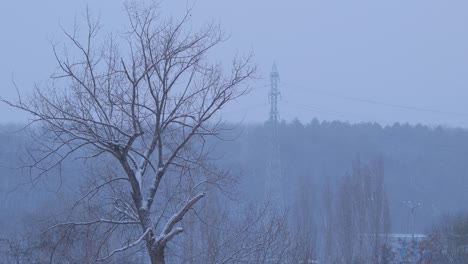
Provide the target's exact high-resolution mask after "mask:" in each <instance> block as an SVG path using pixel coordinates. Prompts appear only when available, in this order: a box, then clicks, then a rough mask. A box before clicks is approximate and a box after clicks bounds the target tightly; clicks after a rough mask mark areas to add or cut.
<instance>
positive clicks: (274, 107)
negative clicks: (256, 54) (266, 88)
mask: <svg viewBox="0 0 468 264" xmlns="http://www.w3.org/2000/svg"><path fill="white" fill-rule="evenodd" d="M270 82H271V89H270V94H269V95H268V99H269V101H270V122H271V123H273V124H274V125H275V126H276V125H277V124H278V121H279V110H278V99H279V96H280V91H279V87H278V86H279V82H280V77H279V73H278V69H277V68H276V63H275V62H274V63H273V68H272V70H271V73H270Z"/></svg>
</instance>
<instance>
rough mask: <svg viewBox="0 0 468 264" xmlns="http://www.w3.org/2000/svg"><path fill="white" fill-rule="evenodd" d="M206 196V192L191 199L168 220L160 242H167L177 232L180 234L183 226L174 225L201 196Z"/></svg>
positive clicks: (159, 239)
mask: <svg viewBox="0 0 468 264" xmlns="http://www.w3.org/2000/svg"><path fill="white" fill-rule="evenodd" d="M203 197H205V193H199V194H198V195H196V196H195V197H193V198H192V199H190V200H189V201H187V202H186V203H185V204H184V206H182V208H180V210H179V211H178V212H177V213H175V214H174V215H173V216H172V217H171V218H170V219H169V221H167V224H166V226H165V227H164V229H163V231H162V233H161V235H160V236H159V237H158V238H157V240H158V241H159V243H162V244H165V243H167V241H169V240H171V239H172V238H173V237H175V236H176V235H177V234H180V233H182V232H183V229H182V228H175V229H174V226H175V225H176V224H177V223H179V222H180V221H181V220H182V219H183V218H184V216H185V214H186V213H187V212H188V211H189V210H190V208H192V206H193V205H194V204H195V203H197V202H198V201H199V200H200V199H201V198H203Z"/></svg>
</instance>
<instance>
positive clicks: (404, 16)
mask: <svg viewBox="0 0 468 264" xmlns="http://www.w3.org/2000/svg"><path fill="white" fill-rule="evenodd" d="M87 2H89V3H88V4H89V7H90V9H91V10H93V12H95V13H97V14H100V15H101V17H102V22H103V23H104V25H105V28H106V30H112V29H115V30H120V29H122V25H123V24H124V22H125V20H124V19H125V18H124V16H123V12H122V2H123V1H115V0H99V1H85V0H80V1H77V0H74V1H64V0H42V1H33V0H17V1H4V2H3V3H2V8H1V9H0V32H1V34H2V39H1V41H0V96H2V97H6V98H9V99H11V98H14V96H15V93H16V92H15V89H14V87H13V85H12V79H14V80H15V82H16V83H17V84H18V86H19V88H20V90H21V92H23V93H27V92H28V90H29V89H30V88H31V87H32V86H33V84H34V82H39V83H40V82H46V81H47V80H48V78H49V77H50V75H51V73H52V72H53V70H54V69H55V66H56V64H55V61H54V58H53V54H52V52H51V46H50V40H61V39H62V35H61V33H60V28H59V25H63V26H64V27H69V26H71V25H72V23H73V21H74V17H75V16H76V15H78V18H79V17H80V16H79V15H80V14H82V12H83V10H84V9H85V7H86V4H87ZM161 8H162V9H161V12H162V13H164V14H174V15H175V16H176V17H177V15H180V14H181V13H182V12H183V11H184V10H185V8H186V1H185V0H184V1H177V0H172V1H166V3H163V4H162V7H161ZM467 12H468V1H466V0H450V1H448V0H447V1H441V0H391V1H390V0H386V1H376V0H353V1H345V0H342V1H338V0H336V1H335V0H307V1H306V0H303V1H271V0H268V1H267V0H255V1H252V0H249V1H248V0H238V1H219V0H198V1H197V3H196V4H195V8H194V10H193V14H192V19H193V20H192V21H193V24H194V27H197V26H199V25H201V24H202V23H204V22H210V21H216V22H220V23H221V24H222V26H223V27H224V29H225V31H226V32H228V33H229V34H230V36H231V37H230V39H229V40H228V41H227V42H226V43H224V44H223V45H222V46H221V47H220V48H219V49H217V50H216V52H215V53H214V54H213V57H214V59H215V60H219V61H225V60H228V58H229V57H230V56H231V55H233V54H234V53H235V52H237V51H238V52H240V53H243V52H244V53H247V52H249V51H251V50H252V51H253V52H254V54H255V59H256V61H257V64H258V66H259V69H260V72H261V74H262V75H263V76H264V79H261V80H259V81H258V82H256V83H255V87H254V91H253V92H252V93H251V94H249V95H248V96H247V97H245V98H243V99H242V100H239V102H237V104H236V105H233V106H232V107H230V108H229V109H226V111H225V113H224V116H225V117H226V118H228V119H229V120H233V121H239V120H241V119H243V120H245V121H246V122H256V121H264V120H265V119H266V118H267V117H268V110H269V107H268V98H267V94H268V89H269V79H268V76H269V71H270V70H271V67H272V64H273V61H276V63H277V66H278V70H279V73H280V76H281V86H280V89H281V93H282V100H281V102H280V115H281V117H282V118H283V119H286V120H292V119H294V118H296V117H297V118H299V119H300V120H302V121H304V122H308V121H310V120H311V119H313V118H314V117H317V118H318V119H319V120H343V121H350V122H361V121H375V122H379V123H382V124H391V123H393V122H397V121H398V122H410V123H423V124H430V125H436V124H443V125H450V126H464V127H468V16H467V15H466V14H467ZM25 120H26V116H25V115H22V114H20V113H18V112H16V111H13V110H12V109H10V108H8V107H6V106H4V105H0V122H15V121H16V122H18V121H19V122H21V121H25Z"/></svg>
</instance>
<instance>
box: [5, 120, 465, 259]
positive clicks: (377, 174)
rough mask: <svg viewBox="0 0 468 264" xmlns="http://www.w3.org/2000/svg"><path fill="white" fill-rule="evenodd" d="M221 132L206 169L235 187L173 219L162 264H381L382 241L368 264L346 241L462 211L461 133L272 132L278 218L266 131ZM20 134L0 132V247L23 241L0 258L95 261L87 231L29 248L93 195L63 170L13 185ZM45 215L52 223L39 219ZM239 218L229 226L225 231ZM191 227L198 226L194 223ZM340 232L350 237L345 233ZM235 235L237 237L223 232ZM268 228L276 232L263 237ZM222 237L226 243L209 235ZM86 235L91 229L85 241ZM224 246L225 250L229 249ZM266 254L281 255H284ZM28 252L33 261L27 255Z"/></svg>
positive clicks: (320, 126)
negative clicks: (178, 229) (377, 260)
mask: <svg viewBox="0 0 468 264" xmlns="http://www.w3.org/2000/svg"><path fill="white" fill-rule="evenodd" d="M230 126H231V127H232V129H228V130H226V131H224V132H223V133H222V135H221V136H220V138H221V139H220V140H210V141H209V142H208V143H207V148H209V149H213V150H214V152H213V153H212V155H213V157H215V158H214V161H215V162H216V164H217V166H218V168H217V169H219V170H224V169H227V170H230V171H231V174H232V175H233V176H235V179H231V180H230V181H234V182H235V183H231V184H230V185H228V186H229V189H227V190H225V189H223V188H222V186H221V188H219V189H218V188H217V189H216V191H213V193H212V194H211V196H213V195H214V196H215V197H211V199H209V200H208V199H207V200H206V201H202V204H201V205H200V208H199V209H198V210H197V213H194V214H189V215H188V216H187V219H184V221H185V222H184V226H186V225H187V226H189V227H190V228H188V231H187V234H184V235H182V236H181V237H180V240H178V242H177V246H174V247H173V248H171V250H173V251H174V252H171V253H170V256H171V259H172V261H171V262H176V263H177V262H189V263H191V262H190V261H192V262H193V263H201V262H205V263H218V262H223V261H226V262H229V260H228V259H223V258H227V256H228V255H229V254H233V252H235V251H236V250H239V252H238V255H235V257H236V258H237V257H240V256H242V257H243V258H246V259H250V260H251V261H252V262H256V261H259V258H260V257H259V255H257V254H255V252H253V251H254V250H252V252H251V251H250V250H245V251H249V252H242V250H240V248H241V247H242V243H245V242H246V241H249V242H250V243H251V247H252V248H254V247H255V246H258V247H259V248H256V250H257V251H258V252H261V253H262V254H264V257H265V258H276V257H278V258H279V256H277V255H275V254H278V255H281V258H284V259H290V260H291V259H292V257H293V256H296V257H299V258H301V260H303V259H320V260H326V261H327V262H326V263H334V262H333V260H335V261H338V259H341V258H343V256H348V257H349V258H352V259H355V258H357V257H358V256H359V257H361V258H365V257H366V256H367V257H368V258H369V256H371V255H372V254H378V255H379V256H381V255H382V254H383V252H384V251H383V250H381V249H383V245H384V239H383V238H382V240H381V241H378V242H375V241H373V243H378V244H379V247H378V249H377V251H378V253H372V252H368V251H369V250H368V248H372V247H369V246H368V245H367V244H363V245H362V247H365V248H366V249H363V248H361V249H359V248H354V249H350V248H349V246H350V245H352V244H353V242H352V241H353V239H356V238H355V237H354V238H353V235H352V234H353V233H362V234H365V233H366V234H370V233H375V232H378V233H382V234H384V233H385V234H399V233H405V234H411V233H416V234H431V233H432V232H436V230H437V228H439V227H438V226H440V225H439V222H440V221H441V219H447V218H446V217H447V214H452V215H456V214H457V213H460V212H463V210H464V203H463V201H464V200H466V199H467V197H466V196H467V194H466V191H465V190H466V186H467V183H466V181H467V180H466V178H467V177H466V173H467V170H466V166H467V165H466V162H465V158H463V157H465V156H466V155H468V151H467V149H468V132H467V131H465V130H463V129H456V128H447V127H445V128H444V127H440V126H439V127H427V126H421V125H416V126H413V125H409V124H398V123H397V124H394V125H392V126H385V127H382V126H380V125H378V124H375V123H362V124H349V123H343V122H339V121H333V122H328V121H322V122H320V121H318V120H317V119H312V121H311V122H309V123H306V124H302V123H301V122H299V121H294V122H290V123H287V122H281V123H280V125H279V127H278V136H279V139H280V140H279V142H278V143H279V146H280V153H281V157H280V160H281V165H280V166H281V178H280V179H281V182H280V186H281V188H280V189H281V190H280V192H281V195H280V197H279V199H280V200H281V201H282V203H283V206H282V207H283V211H282V213H281V212H280V210H277V211H275V210H270V209H271V208H275V205H274V204H269V205H267V200H266V199H265V191H266V188H267V187H266V184H265V181H266V179H267V178H268V175H267V174H268V169H267V168H268V158H267V157H268V153H267V152H268V150H269V148H270V144H271V143H270V141H269V140H268V138H269V134H270V133H271V127H270V126H269V125H268V123H265V124H257V125H245V126H238V125H234V124H232V125H230ZM21 128H22V126H20V125H4V126H2V129H1V134H0V135H1V138H0V140H1V143H2V146H3V147H2V149H1V155H0V157H1V160H2V162H1V164H2V171H1V174H2V178H1V179H2V184H1V186H2V190H1V191H2V195H3V197H2V204H1V212H2V216H1V218H0V220H1V225H0V226H1V227H2V231H1V233H2V234H3V236H4V237H2V238H1V239H2V241H11V243H13V241H15V243H17V241H16V239H18V238H20V237H22V238H28V239H27V241H28V242H27V243H26V242H24V243H26V244H14V245H15V246H16V247H17V248H16V251H10V249H9V248H7V251H9V252H10V254H11V255H10V254H6V255H5V256H9V257H11V258H12V259H13V257H14V256H13V255H14V254H13V253H16V254H21V253H23V254H26V255H27V257H31V258H32V257H33V256H34V257H36V258H38V259H41V258H43V257H45V256H47V257H49V256H48V254H50V250H52V249H54V250H57V255H56V256H55V258H56V259H57V261H58V260H60V259H62V258H63V259H68V261H71V262H73V259H75V260H80V259H86V258H89V259H92V258H93V257H94V256H95V254H98V253H99V252H96V251H95V250H96V248H95V247H92V246H88V247H86V248H85V249H83V248H82V247H83V243H85V244H88V243H90V242H91V241H88V240H92V241H93V242H94V243H104V244H106V243H111V241H112V240H108V241H105V240H103V241H100V240H99V239H97V238H96V237H94V235H96V234H97V233H95V234H93V235H92V236H90V235H89V234H88V235H86V234H87V233H86V231H85V230H87V229H88V227H86V228H83V230H80V227H79V226H75V227H74V228H73V229H72V230H69V229H66V228H63V230H62V232H63V234H62V235H57V234H55V235H52V237H49V236H47V238H48V240H47V241H36V240H37V237H36V238H35V239H30V238H29V237H30V236H31V235H32V234H34V233H35V232H36V233H37V230H38V229H39V230H41V228H44V226H48V225H47V224H49V225H50V222H53V221H59V219H60V215H56V214H57V213H59V212H62V211H63V210H67V209H68V208H71V207H75V206H76V201H77V200H79V199H80V197H81V195H82V192H81V190H80V189H79V188H77V186H81V187H80V188H82V187H83V186H94V185H92V184H97V183H96V180H95V179H94V180H93V179H91V178H90V176H89V175H88V176H86V175H87V173H86V167H87V166H86V165H84V164H81V163H80V162H76V161H73V162H68V163H66V164H64V165H63V167H62V168H60V172H59V171H54V173H50V174H49V175H47V176H46V177H45V178H40V179H37V180H33V182H32V183H28V184H23V185H20V184H21V183H26V182H30V181H29V178H28V177H26V175H27V173H26V172H24V171H23V172H21V170H17V169H13V167H15V166H11V164H17V165H18V166H17V167H21V166H20V164H21V163H22V161H21V157H24V155H20V154H21V152H22V147H24V145H27V144H29V143H28V142H30V141H31V139H30V138H29V137H28V134H27V133H26V132H25V131H21V130H20V129H21ZM16 131H19V132H16ZM465 142H466V143H465ZM79 164H81V165H79ZM93 181H94V182H93ZM31 184H32V185H31ZM233 186H235V188H233ZM240 197H242V198H240ZM366 197H372V198H373V199H372V200H370V199H366ZM92 201H93V200H92V199H89V201H88V202H89V203H91V204H92ZM260 201H264V203H262V202H260ZM407 201H412V202H413V203H419V204H420V206H419V207H417V208H416V209H415V211H414V212H413V214H411V212H410V210H411V209H410V208H409V207H408V204H407V203H405V202H407ZM91 204H88V205H86V206H82V207H80V208H76V209H74V210H77V212H80V214H82V213H84V212H86V214H91V215H92V214H93V211H94V210H97V209H96V208H94V206H96V204H94V206H90V205H91ZM261 204H264V207H262V205H261ZM226 205H229V206H226ZM266 208H269V209H266ZM263 210H266V211H263ZM240 212H242V213H240ZM247 212H248V213H247ZM50 215H55V218H54V219H51V218H50ZM239 215H240V217H241V219H237V217H239ZM68 217H69V216H68ZM198 217H200V218H201V219H203V221H201V222H198V221H196V219H197V218H198ZM244 217H245V218H244ZM257 217H258V219H257ZM444 217H445V218H444ZM412 218H414V219H412ZM375 219H376V220H375ZM351 220H352V221H354V224H353V225H349V221H351ZM233 221H234V222H233ZM454 221H455V220H454ZM234 223H236V224H234ZM370 223H374V224H370ZM243 224H245V225H246V227H248V228H247V229H246V231H245V232H241V231H242V230H243V228H244V226H243ZM235 225H238V226H237V227H235V228H233V226H235ZM24 227H28V228H24ZM229 227H230V228H232V229H233V230H235V229H236V228H237V231H238V232H239V237H237V236H234V238H231V236H233V234H232V233H230V232H233V230H231V231H230V232H228V231H227V230H229V229H230V228H229ZM269 228H272V229H276V230H266V229H269ZM224 229H226V233H221V232H219V230H224ZM97 230H99V229H98V228H96V229H95V230H94V229H93V232H97ZM253 230H255V232H258V233H259V234H263V235H268V234H270V235H271V234H274V235H275V237H268V238H267V237H254V236H251V235H252V233H251V232H253ZM72 231H73V232H79V233H78V234H80V235H79V236H77V235H76V234H73V239H71V240H70V241H68V242H67V243H70V244H71V245H73V246H71V245H70V244H67V243H63V241H64V240H67V239H70V238H69V237H68V238H66V236H71V235H72V233H71V232H72ZM68 232H70V233H68ZM100 232H104V233H105V232H106V231H105V230H100ZM234 232H235V231H234ZM262 232H264V233H262ZM54 233H55V232H54ZM88 236H89V237H88ZM231 239H232V240H231ZM265 239H269V240H271V244H269V245H268V246H265V245H261V243H259V240H262V241H263V240H265ZM224 240H227V241H230V244H229V246H226V245H225V244H224V243H225V241H224ZM187 241H190V242H187ZM365 241H367V240H365ZM46 242H47V243H46ZM241 242H242V243H241ZM5 243H6V242H5ZM5 243H4V246H5ZM29 243H32V244H34V247H30V245H29ZM35 243H36V244H35ZM179 243H180V244H179ZM257 243H258V244H257ZM366 243H369V242H368V241H367V242H366ZM26 245H27V246H26ZM65 245H68V246H65ZM254 245H255V246H254ZM299 245H300V246H299ZM364 245H365V246H364ZM34 248H36V250H34ZM187 248H190V250H187ZM260 248H261V249H260ZM278 248H284V252H281V251H278V250H277V249H278ZM76 249H80V250H76ZM286 249H289V251H288V250H286ZM139 250H141V248H140V249H139ZM70 251H73V252H76V253H70ZM38 252H41V254H43V256H42V257H41V256H39V255H40V254H39V255H37V254H38ZM59 252H60V253H59ZM67 252H68V253H67ZM135 252H138V249H135ZM189 252H190V253H189ZM258 252H257V253H258ZM293 252H295V253H294V254H293ZM297 252H300V254H298V253H297ZM346 252H347V253H346ZM364 252H365V253H364ZM207 253H209V254H207ZM60 254H62V255H60ZM135 254H137V253H133V255H132V254H130V255H129V256H128V258H129V259H132V257H133V259H132V261H136V259H138V260H140V258H141V259H144V258H143V257H141V256H140V255H138V254H137V255H135ZM172 254H173V255H172ZM262 254H260V255H262ZM192 255H193V256H192ZM194 256H196V257H194ZM22 257H23V258H24V257H25V256H22ZM236 258H234V257H233V259H232V260H231V262H234V263H235V262H236V261H235V260H236ZM281 258H279V259H281ZM254 259H255V261H254ZM284 259H283V261H284ZM221 260H222V261H221ZM113 261H114V262H115V261H116V259H114V260H113ZM141 261H143V260H141ZM291 261H292V262H293V260H291ZM296 261H298V260H297V259H296ZM114 262H110V263H114ZM280 262H281V261H280ZM115 263H119V261H117V262H115ZM296 263H298V262H296ZM338 263H339V261H338ZM389 263H391V262H389ZM428 263H429V262H428Z"/></svg>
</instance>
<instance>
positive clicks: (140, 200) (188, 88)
mask: <svg viewBox="0 0 468 264" xmlns="http://www.w3.org/2000/svg"><path fill="white" fill-rule="evenodd" d="M125 10H126V14H127V17H128V19H129V29H128V31H127V32H126V33H124V34H118V35H117V36H118V37H116V35H114V36H111V37H110V38H109V40H108V41H106V42H105V44H104V45H102V46H97V45H95V42H96V41H95V40H96V38H97V36H98V35H99V29H100V25H99V22H95V21H94V20H93V19H92V17H91V16H90V14H89V12H87V15H86V26H87V27H86V34H84V35H85V36H84V38H82V37H80V36H81V35H80V31H79V30H78V27H77V26H75V28H74V30H72V31H71V32H70V31H65V30H64V34H65V36H66V38H67V39H68V42H67V43H68V44H67V45H64V46H63V47H64V48H63V50H62V52H61V51H60V50H61V49H59V46H58V45H54V52H55V56H56V59H57V63H58V71H57V73H56V74H55V75H54V76H53V81H52V83H51V84H50V85H47V86H45V87H44V86H37V87H35V89H34V92H33V95H32V96H30V97H27V98H24V97H21V96H19V97H18V100H17V101H16V102H11V101H7V100H4V99H2V101H3V102H5V103H7V104H9V105H10V106H12V107H15V108H18V109H21V110H23V111H26V112H28V113H30V114H31V115H32V117H33V118H32V121H31V123H39V124H40V125H41V131H42V132H41V134H39V135H36V136H37V137H36V138H37V139H38V142H39V143H41V146H42V148H43V149H42V152H41V154H42V155H40V156H37V155H36V156H34V159H33V164H32V165H31V168H35V169H36V170H37V169H39V170H40V171H39V172H38V174H37V175H38V176H40V175H43V174H45V173H47V172H48V171H50V170H52V169H55V168H58V167H59V166H60V164H61V163H62V162H63V161H64V160H66V159H67V158H69V157H73V156H75V157H76V156H77V153H79V156H80V157H81V158H83V159H84V160H86V161H87V162H93V161H94V162H98V163H99V162H100V160H103V159H105V160H108V161H110V162H111V164H112V162H113V164H114V165H115V166H116V168H117V169H116V173H115V175H114V174H112V177H111V178H109V179H107V181H104V182H101V183H100V184H98V185H96V186H95V188H93V189H92V190H91V191H90V193H89V194H93V195H94V192H96V191H99V190H100V189H101V188H102V186H104V185H107V184H111V183H115V182H120V183H122V186H123V188H124V191H125V192H124V193H126V195H124V196H123V197H115V200H119V201H118V202H116V203H113V204H111V205H108V204H106V205H105V206H104V205H103V206H102V209H109V210H112V212H113V213H112V214H110V215H112V216H113V218H112V219H105V218H100V217H99V216H96V219H89V220H86V221H79V222H76V221H71V222H66V223H58V224H57V225H56V226H64V225H73V226H91V225H110V226H111V227H113V226H125V228H126V229H132V228H133V229H138V230H139V232H130V233H133V234H134V235H135V236H134V238H133V240H132V241H127V242H126V243H123V244H122V245H121V246H120V247H118V248H115V249H113V250H109V251H106V250H102V252H99V256H98V257H97V259H98V260H107V259H109V258H111V257H113V256H114V255H115V254H119V253H120V252H123V251H126V250H128V249H134V248H135V247H136V246H137V245H139V244H140V243H141V242H144V243H145V245H146V249H147V251H148V254H149V256H150V259H151V262H152V263H165V249H166V246H167V244H168V242H170V241H171V240H172V239H173V238H174V237H176V236H177V235H178V234H181V233H182V232H183V231H184V230H183V228H182V227H180V222H181V220H182V219H183V218H184V216H185V215H186V214H187V212H189V210H190V209H191V208H193V207H194V205H195V204H196V203H197V202H198V201H199V200H200V199H202V198H203V197H205V192H204V190H205V189H204V188H205V187H206V186H207V185H216V184H218V183H219V181H220V180H222V179H224V178H225V177H226V174H225V173H224V172H218V171H213V170H211V169H210V167H209V166H205V165H206V162H205V161H206V155H207V151H206V149H205V148H204V139H205V138H206V137H209V136H217V135H218V133H219V132H220V131H221V129H223V126H222V122H221V121H222V120H221V117H220V114H219V112H220V110H221V109H222V108H223V107H224V106H225V105H226V104H228V103H229V102H231V101H233V100H235V99H236V98H238V97H239V96H242V95H244V94H245V93H246V92H247V91H248V87H246V86H245V85H244V83H246V81H248V80H249V79H251V78H252V77H253V74H254V71H255V69H254V67H253V66H252V64H251V56H248V57H245V58H236V59H234V60H233V63H232V67H231V69H230V71H229V74H224V73H223V66H222V65H220V64H211V63H210V62H209V61H208V60H207V55H208V53H209V51H210V50H212V48H213V47H215V46H216V45H218V44H219V43H220V42H222V41H223V40H224V38H223V34H222V31H221V30H220V28H219V26H217V25H214V24H209V25H207V26H206V27H205V28H203V29H202V30H200V31H198V32H193V31H192V30H191V29H190V27H189V26H188V25H189V24H188V22H189V17H190V12H187V13H186V15H185V16H184V17H183V18H182V19H181V20H180V21H175V20H173V19H169V20H162V19H160V18H159V17H158V14H157V10H158V9H157V7H156V6H154V5H152V6H141V5H137V4H128V5H126V9H125ZM121 46H124V47H125V48H121ZM83 153H85V154H83ZM36 154H37V153H36Z"/></svg>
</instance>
